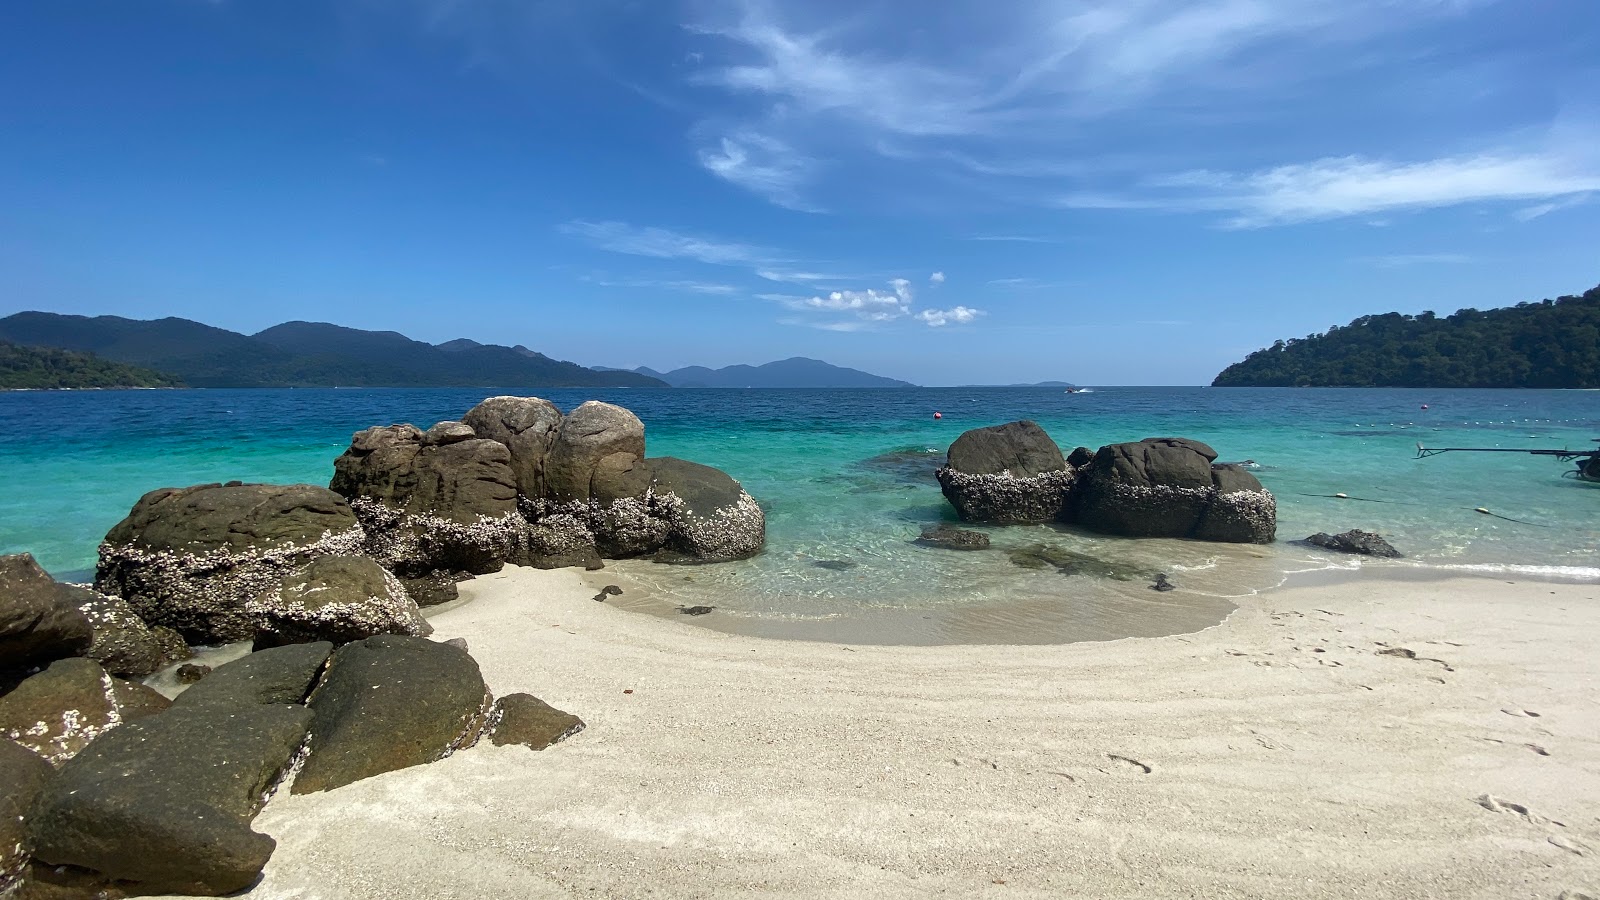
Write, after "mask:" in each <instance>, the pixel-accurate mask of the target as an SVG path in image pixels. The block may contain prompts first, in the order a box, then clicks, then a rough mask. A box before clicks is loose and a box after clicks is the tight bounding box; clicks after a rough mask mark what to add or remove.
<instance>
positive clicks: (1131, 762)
mask: <svg viewBox="0 0 1600 900" xmlns="http://www.w3.org/2000/svg"><path fill="white" fill-rule="evenodd" d="M1106 758H1107V759H1109V760H1111V761H1113V762H1119V763H1122V764H1123V765H1124V766H1131V767H1133V768H1136V769H1138V770H1139V771H1140V773H1141V774H1144V775H1149V774H1150V773H1151V772H1153V771H1155V770H1154V769H1152V768H1150V767H1149V766H1147V765H1145V764H1144V763H1142V762H1139V761H1138V760H1137V759H1134V758H1133V757H1131V756H1123V755H1121V754H1118V753H1107V754H1106Z"/></svg>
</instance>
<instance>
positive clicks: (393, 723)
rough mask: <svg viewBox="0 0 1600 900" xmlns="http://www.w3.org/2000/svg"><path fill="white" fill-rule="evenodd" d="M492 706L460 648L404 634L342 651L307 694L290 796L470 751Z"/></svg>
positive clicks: (474, 666)
mask: <svg viewBox="0 0 1600 900" xmlns="http://www.w3.org/2000/svg"><path fill="white" fill-rule="evenodd" d="M212 677H213V678H214V677H216V676H215V674H213V676H212ZM490 702H491V701H490V697H489V690H488V688H487V687H486V686H485V685H484V683H483V676H482V675H481V674H480V673H479V671H478V664H477V662H475V661H474V660H473V659H472V657H471V656H468V655H467V653H466V652H465V651H463V650H461V649H459V648H456V647H452V646H450V645H448V644H440V643H435V642H433V641H429V640H426V639H424V638H418V637H408V636H404V635H382V636H380V637H373V638H368V639H366V640H364V641H357V642H355V643H352V644H346V645H345V646H343V647H340V648H339V649H338V650H336V651H334V654H333V658H332V659H331V660H330V661H329V663H328V669H327V672H326V673H325V674H324V675H323V678H322V683H321V684H320V685H318V686H317V689H316V691H315V692H314V693H313V694H312V695H311V701H310V704H311V711H312V714H313V715H314V717H315V718H314V720H313V724H312V726H311V734H312V737H311V741H310V745H309V747H310V755H309V756H307V758H306V761H305V766H304V767H303V768H302V769H301V770H300V774H299V775H298V776H297V777H296V778H295V782H294V787H293V791H294V793H297V794H305V793H311V792H314V791H325V790H331V789H333V788H337V787H341V786H343V785H346V784H350V783H351V782H354V781H360V780H361V779H363V778H370V777H371V776H373V775H379V774H382V773H384V772H391V771H394V770H395V769H403V768H406V767H408V766H416V765H422V764H424V763H429V762H433V761H434V760H437V759H441V758H443V757H445V756H448V755H450V754H451V753H453V752H455V751H456V750H459V749H461V748H463V747H470V746H472V744H473V743H475V742H476V741H477V739H478V735H479V733H480V731H481V730H482V728H483V725H484V721H485V717H486V715H487V713H488V710H489V706H490Z"/></svg>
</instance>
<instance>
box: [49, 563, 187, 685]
mask: <svg viewBox="0 0 1600 900" xmlns="http://www.w3.org/2000/svg"><path fill="white" fill-rule="evenodd" d="M61 592H62V594H63V595H64V596H65V597H66V598H67V600H68V602H70V603H72V604H73V605H74V606H76V607H77V608H78V611H79V612H81V613H83V615H84V618H86V619H88V620H89V625H90V627H91V628H92V629H93V631H94V642H93V643H92V644H91V645H90V647H89V649H88V650H87V651H85V652H84V654H83V655H84V656H86V657H88V658H89V659H92V660H94V661H95V662H97V663H99V664H100V665H101V667H102V668H104V669H105V670H106V671H107V672H110V673H111V674H113V675H141V676H142V675H149V674H151V673H153V672H155V671H157V670H159V669H162V668H165V667H166V666H168V665H170V664H172V663H175V662H179V661H181V660H185V659H188V658H189V657H190V656H192V655H194V654H193V652H192V651H190V649H189V645H188V644H186V643H184V641H183V635H181V634H179V633H177V632H176V631H173V630H172V629H171V628H167V627H166V626H164V625H157V626H155V627H154V628H152V627H150V626H149V625H146V624H145V622H144V620H143V619H141V618H139V615H138V614H137V613H135V612H134V611H133V607H131V606H129V605H128V602H127V601H126V600H123V599H122V598H121V597H109V596H107V595H105V594H102V593H100V592H99V591H92V590H89V589H88V588H85V587H79V586H78V585H75V584H63V585H61Z"/></svg>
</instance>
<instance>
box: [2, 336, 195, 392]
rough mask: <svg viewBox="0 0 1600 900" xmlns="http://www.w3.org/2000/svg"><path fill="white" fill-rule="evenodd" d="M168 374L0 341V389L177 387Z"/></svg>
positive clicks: (84, 354) (175, 380) (174, 379)
mask: <svg viewBox="0 0 1600 900" xmlns="http://www.w3.org/2000/svg"><path fill="white" fill-rule="evenodd" d="M179 386H181V382H179V381H178V379H176V378H173V377H171V376H169V375H163V374H161V373H160V372H154V371H151V370H150V369H142V368H139V367H138V366H129V365H124V364H122V363H118V362H112V361H111V360H109V359H101V358H100V357H98V356H95V355H94V354H93V353H74V352H73V351H71V350H56V349H52V348H49V347H23V346H20V345H18V344H13V343H11V342H9V341H0V390H22V389H30V390H59V389H62V388H126V387H179Z"/></svg>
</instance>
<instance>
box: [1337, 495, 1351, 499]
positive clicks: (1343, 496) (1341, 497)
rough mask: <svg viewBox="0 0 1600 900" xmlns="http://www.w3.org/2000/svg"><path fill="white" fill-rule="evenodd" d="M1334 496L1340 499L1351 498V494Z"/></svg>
mask: <svg viewBox="0 0 1600 900" xmlns="http://www.w3.org/2000/svg"><path fill="white" fill-rule="evenodd" d="M1334 496H1335V497H1338V498H1339V499H1340V500H1349V499H1350V495H1349V494H1334Z"/></svg>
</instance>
